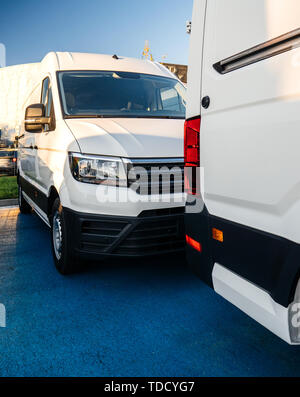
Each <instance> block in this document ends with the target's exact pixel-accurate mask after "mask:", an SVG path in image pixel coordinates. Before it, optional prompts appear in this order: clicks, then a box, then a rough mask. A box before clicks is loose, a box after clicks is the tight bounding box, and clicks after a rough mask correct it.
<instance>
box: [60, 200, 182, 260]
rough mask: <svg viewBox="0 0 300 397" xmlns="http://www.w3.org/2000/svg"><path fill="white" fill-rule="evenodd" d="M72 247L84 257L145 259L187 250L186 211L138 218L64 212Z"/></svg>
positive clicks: (147, 213)
mask: <svg viewBox="0 0 300 397" xmlns="http://www.w3.org/2000/svg"><path fill="white" fill-rule="evenodd" d="M64 213H65V220H66V223H67V229H68V230H69V231H70V233H68V244H69V246H70V247H71V250H72V251H73V252H74V253H75V254H76V255H79V256H80V257H85V258H86V257H88V258H95V259H99V258H101V257H107V256H117V257H141V256H152V255H162V254H168V253H173V252H181V251H183V250H184V247H185V242H184V220H183V217H184V208H183V207H178V208H168V209H158V210H150V211H144V212H142V213H141V214H140V215H139V216H138V217H125V216H107V215H90V214H84V213H78V212H75V211H73V210H70V209H68V208H64Z"/></svg>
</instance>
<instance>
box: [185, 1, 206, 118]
mask: <svg viewBox="0 0 300 397" xmlns="http://www.w3.org/2000/svg"><path fill="white" fill-rule="evenodd" d="M206 3H207V0H198V1H195V2H194V9H193V19H192V35H191V39H190V49H191V50H190V55H189V68H188V82H189V84H188V89H187V103H188V107H187V115H186V117H187V119H189V118H192V117H196V116H199V114H200V110H201V95H200V93H201V76H202V54H203V40H204V24H205V12H206Z"/></svg>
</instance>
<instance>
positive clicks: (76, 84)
mask: <svg viewBox="0 0 300 397" xmlns="http://www.w3.org/2000/svg"><path fill="white" fill-rule="evenodd" d="M59 85H60V91H61V96H62V102H63V109H64V113H65V114H66V115H67V116H93V115H95V116H97V115H99V116H107V117H162V118H163V117H170V118H184V117H185V93H186V90H185V87H184V86H183V85H182V84H181V83H180V82H179V81H178V80H176V79H172V78H166V77H160V76H152V75H146V74H139V73H127V72H100V71H99V72H97V71H96V72H60V73H59Z"/></svg>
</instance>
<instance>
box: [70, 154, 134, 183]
mask: <svg viewBox="0 0 300 397" xmlns="http://www.w3.org/2000/svg"><path fill="white" fill-rule="evenodd" d="M69 161H70V168H71V172H72V175H73V177H74V178H75V179H76V180H77V181H79V182H84V183H94V184H98V185H100V184H103V185H108V186H119V187H126V186H127V176H126V171H125V166H124V163H123V161H122V159H121V158H119V157H105V156H92V155H83V154H79V153H70V154H69Z"/></svg>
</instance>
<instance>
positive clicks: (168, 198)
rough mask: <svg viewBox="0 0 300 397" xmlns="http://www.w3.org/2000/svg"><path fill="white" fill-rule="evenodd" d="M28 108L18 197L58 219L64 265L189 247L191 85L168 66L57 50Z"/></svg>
mask: <svg viewBox="0 0 300 397" xmlns="http://www.w3.org/2000/svg"><path fill="white" fill-rule="evenodd" d="M35 68H36V66H35ZM3 73H5V71H3ZM21 73H22V71H21ZM24 116H25V117H24V120H23V123H22V126H21V132H20V136H19V139H18V142H19V156H18V183H19V206H20V210H21V212H22V213H28V212H30V211H31V208H33V209H34V211H35V212H36V213H37V214H38V215H39V216H40V217H41V218H42V220H43V221H44V222H45V223H46V224H47V225H48V226H50V227H51V230H52V239H51V241H52V248H53V256H54V261H55V265H56V267H57V269H58V270H59V271H60V272H61V273H62V274H68V273H71V272H73V271H74V270H76V269H77V265H78V262H80V260H81V259H84V258H92V259H103V258H105V257H107V256H129V257H131V256H132V257H134V256H145V255H158V254H168V253H171V252H177V251H182V250H183V249H184V231H183V216H184V204H185V195H184V192H183V166H184V164H183V139H182V138H183V137H182V131H183V126H184V119H185V88H184V86H183V85H182V84H181V82H180V81H179V80H178V79H177V78H176V77H175V76H174V75H173V74H171V73H170V72H169V71H168V70H167V69H166V68H165V67H163V66H162V65H160V64H158V63H154V62H149V61H143V60H136V59H129V58H123V57H118V56H110V55H97V54H81V53H59V52H58V53H49V54H48V55H47V56H46V57H45V58H44V59H43V60H42V62H41V63H40V66H39V71H38V72H36V78H35V79H34V83H33V84H32V88H31V90H30V92H29V93H28V95H27V96H26V98H25V100H24Z"/></svg>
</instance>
